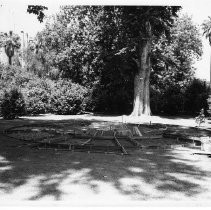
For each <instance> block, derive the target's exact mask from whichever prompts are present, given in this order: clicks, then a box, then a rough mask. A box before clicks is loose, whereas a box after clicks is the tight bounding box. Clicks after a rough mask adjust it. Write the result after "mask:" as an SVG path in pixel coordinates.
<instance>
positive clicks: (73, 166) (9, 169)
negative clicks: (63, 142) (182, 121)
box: [0, 120, 211, 205]
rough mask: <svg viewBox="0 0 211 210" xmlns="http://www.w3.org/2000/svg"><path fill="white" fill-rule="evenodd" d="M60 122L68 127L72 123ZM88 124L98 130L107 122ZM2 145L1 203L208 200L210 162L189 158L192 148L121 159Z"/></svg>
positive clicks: (137, 153)
mask: <svg viewBox="0 0 211 210" xmlns="http://www.w3.org/2000/svg"><path fill="white" fill-rule="evenodd" d="M26 122H27V120H24V121H23V123H26ZM63 123H64V125H65V126H67V127H68V125H69V124H71V123H72V121H63ZM77 123H78V124H80V125H81V123H82V122H81V121H79V122H77ZM17 124H19V123H18V122H17ZM82 124H83V125H84V124H85V123H82ZM89 125H90V127H91V126H93V127H95V128H97V127H99V128H101V126H106V123H105V122H103V123H102V122H91V123H89ZM109 125H110V123H108V125H107V126H109ZM57 126H59V124H58V125H57ZM87 127H88V126H87ZM6 139H7V140H6ZM0 144H1V147H0V201H1V202H4V201H8V202H9V201H10V200H15V201H43V202H48V201H49V202H50V201H67V202H69V203H70V204H74V205H85V204H99V205H100V204H103V205H109V204H113V205H115V204H122V203H124V204H125V203H127V202H141V201H153V200H154V201H157V200H159V201H161V200H172V201H180V200H187V199H190V200H193V199H195V200H198V201H200V199H201V197H203V198H205V199H211V198H210V197H211V190H210V189H211V164H210V158H207V157H204V156H199V155H193V153H194V152H195V151H194V150H193V149H189V148H185V147H178V148H174V149H168V150H165V149H139V150H134V151H132V150H131V155H128V156H121V155H106V154H97V153H85V152H65V151H54V150H36V149H31V148H30V147H26V146H23V143H22V142H20V141H15V140H12V139H9V138H7V137H3V138H1V139H0Z"/></svg>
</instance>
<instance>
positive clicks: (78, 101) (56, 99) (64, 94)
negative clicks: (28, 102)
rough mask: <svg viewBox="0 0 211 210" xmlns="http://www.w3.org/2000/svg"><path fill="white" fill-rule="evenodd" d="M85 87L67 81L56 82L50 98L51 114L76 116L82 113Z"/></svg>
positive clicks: (86, 92)
mask: <svg viewBox="0 0 211 210" xmlns="http://www.w3.org/2000/svg"><path fill="white" fill-rule="evenodd" d="M87 94H88V91H87V89H86V88H85V87H83V86H81V85H79V84H75V83H72V82H71V81H67V80H58V81H57V82H56V83H55V85H54V87H53V89H52V91H51V96H50V101H49V103H50V107H51V112H53V113H56V114H77V113H80V112H81V111H84V109H85V104H84V103H83V102H84V99H85V97H86V96H87Z"/></svg>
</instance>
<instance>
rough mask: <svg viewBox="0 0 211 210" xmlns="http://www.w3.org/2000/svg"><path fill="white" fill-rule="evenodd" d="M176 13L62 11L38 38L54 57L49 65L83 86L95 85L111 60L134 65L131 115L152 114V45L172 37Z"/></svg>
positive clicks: (104, 9)
mask: <svg viewBox="0 0 211 210" xmlns="http://www.w3.org/2000/svg"><path fill="white" fill-rule="evenodd" d="M178 10H179V7H173V6H169V7H168V6H159V7H157V6H129V7H128V6H83V7H80V6H78V7H63V8H62V10H61V11H60V13H59V14H57V15H56V16H54V18H52V19H51V21H50V22H49V23H48V24H47V25H46V28H45V29H44V31H42V32H41V33H40V35H39V36H38V38H39V40H40V42H42V45H44V47H45V48H46V49H45V57H46V58H47V56H48V58H50V59H46V60H48V61H49V60H51V61H52V65H54V66H55V67H57V68H59V69H60V71H61V72H62V74H63V75H64V76H68V77H69V78H71V79H72V80H73V81H75V82H78V83H80V84H83V85H87V84H92V83H93V82H92V81H93V80H94V79H95V77H96V76H99V74H100V72H101V70H102V69H104V67H105V66H106V63H107V62H109V61H111V60H112V61H113V59H116V58H121V59H120V61H119V62H121V63H122V64H125V61H126V60H130V62H133V65H132V66H134V70H133V72H135V75H134V103H133V104H134V106H133V112H132V115H133V116H140V115H150V102H149V78H150V72H151V53H152V52H151V48H152V40H153V39H154V38H155V37H157V38H159V37H161V36H162V35H163V34H164V35H168V34H169V30H170V28H171V26H172V24H173V21H174V18H175V17H176V16H177V11H178ZM123 68H125V67H123ZM90 78H92V79H91V80H90Z"/></svg>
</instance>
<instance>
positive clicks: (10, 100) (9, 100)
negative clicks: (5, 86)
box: [1, 87, 25, 119]
mask: <svg viewBox="0 0 211 210" xmlns="http://www.w3.org/2000/svg"><path fill="white" fill-rule="evenodd" d="M24 114H25V102H24V98H23V95H22V93H21V92H20V90H19V89H18V88H17V87H12V88H11V89H10V90H7V91H5V92H4V94H3V97H2V99H1V115H2V116H3V118H4V119H15V118H17V117H19V116H22V115H24Z"/></svg>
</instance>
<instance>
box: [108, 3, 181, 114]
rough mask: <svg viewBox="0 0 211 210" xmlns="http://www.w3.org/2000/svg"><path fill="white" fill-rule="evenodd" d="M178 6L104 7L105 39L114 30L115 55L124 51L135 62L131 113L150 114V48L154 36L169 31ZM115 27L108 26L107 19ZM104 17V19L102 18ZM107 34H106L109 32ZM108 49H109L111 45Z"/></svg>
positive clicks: (122, 53)
mask: <svg viewBox="0 0 211 210" xmlns="http://www.w3.org/2000/svg"><path fill="white" fill-rule="evenodd" d="M179 9H180V7H175V6H130V7H125V6H120V7H105V8H104V10H105V11H106V12H105V14H106V16H105V17H107V19H106V18H105V20H106V21H107V24H105V26H106V25H107V26H108V27H107V29H105V31H107V38H106V39H107V40H108V39H109V37H110V36H112V35H113V34H115V31H118V34H117V36H116V39H120V40H121V42H120V43H121V44H119V45H118V48H119V50H118V52H117V53H115V55H118V56H119V55H126V56H127V57H130V59H132V60H133V61H134V63H135V65H136V67H135V71H136V73H135V76H134V101H133V111H132V113H131V115H132V116H141V115H150V114H151V111H150V98H149V97H150V93H149V80H150V73H151V53H152V52H151V49H152V41H153V39H154V38H155V37H157V38H159V37H161V36H162V35H166V36H168V35H169V31H170V28H171V27H172V25H173V22H174V19H175V17H176V16H177V12H178V10H179ZM112 19H113V21H114V22H115V23H116V25H117V26H114V28H115V27H116V30H113V31H114V32H113V31H112V30H111V29H110V30H109V27H110V28H111V26H109V23H110V22H111V20H112ZM106 21H105V22H106ZM108 31H110V32H111V34H109V32H108ZM111 50H112V49H111Z"/></svg>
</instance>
